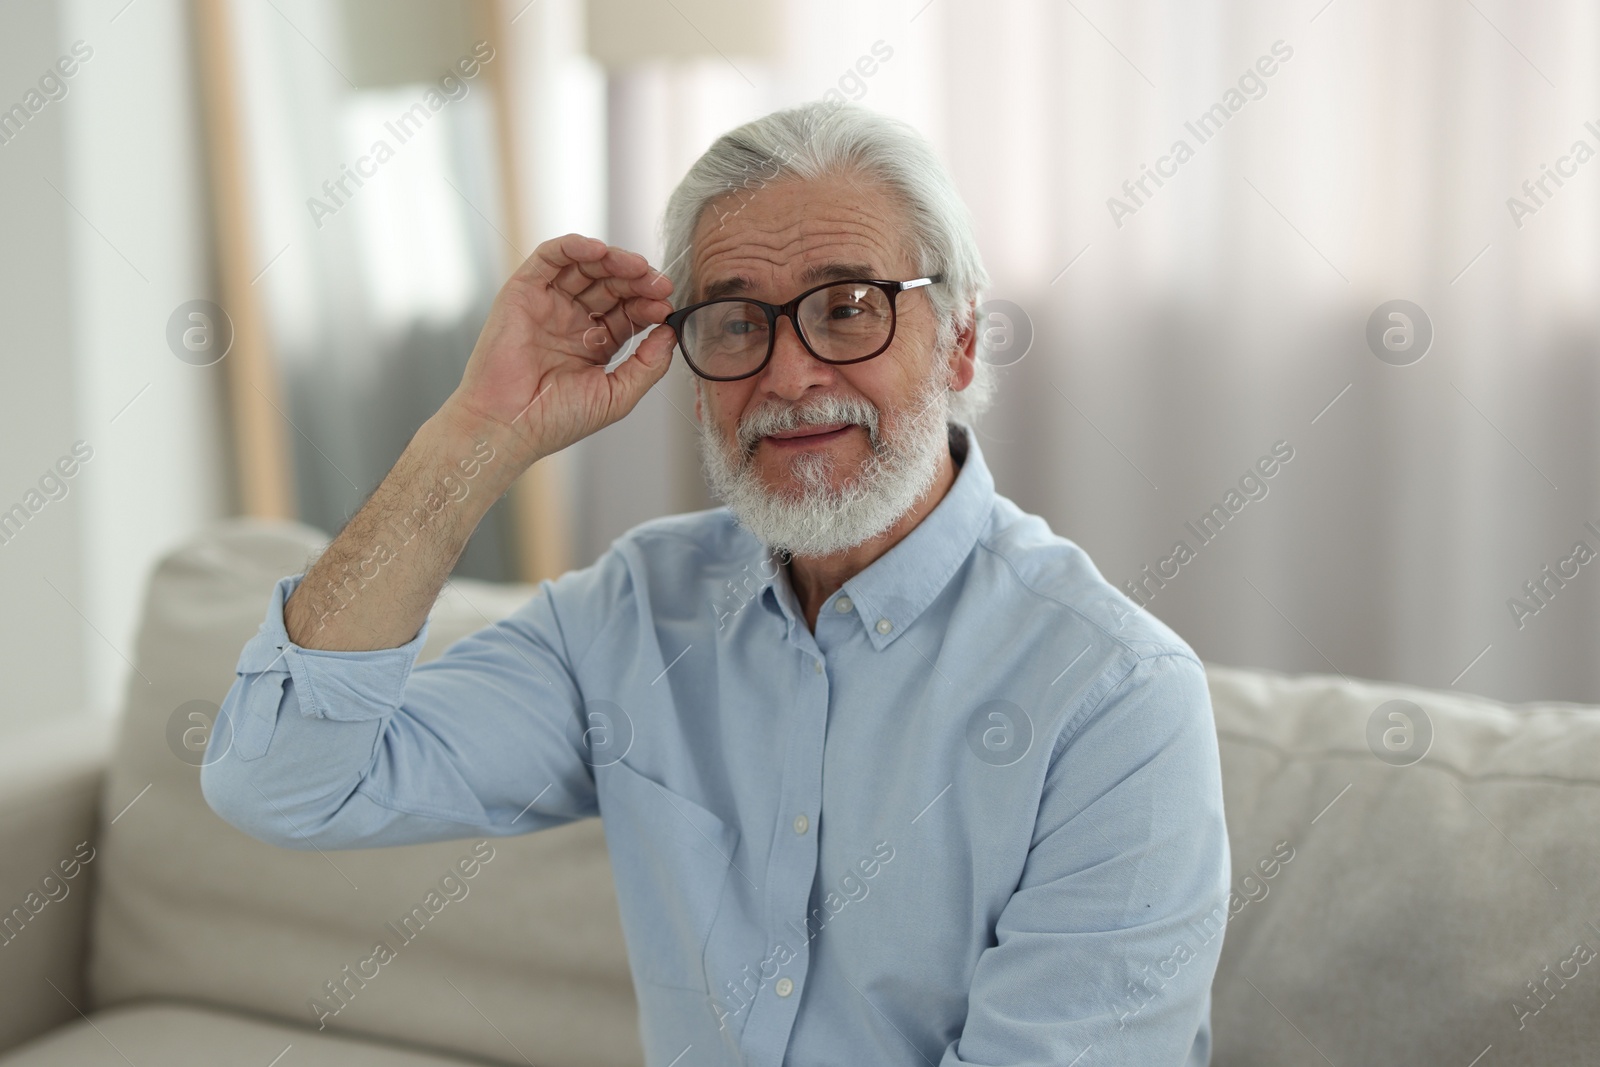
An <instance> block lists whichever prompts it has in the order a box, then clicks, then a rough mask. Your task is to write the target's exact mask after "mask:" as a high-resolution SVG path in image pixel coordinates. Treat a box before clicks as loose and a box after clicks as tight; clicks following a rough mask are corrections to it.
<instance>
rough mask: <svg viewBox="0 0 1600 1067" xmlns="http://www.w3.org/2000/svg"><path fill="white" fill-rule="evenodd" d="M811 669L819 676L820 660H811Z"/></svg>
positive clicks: (820, 670)
mask: <svg viewBox="0 0 1600 1067" xmlns="http://www.w3.org/2000/svg"><path fill="white" fill-rule="evenodd" d="M811 669H812V670H814V671H816V672H817V673H818V674H821V673H822V661H821V660H820V659H814V660H812V661H811Z"/></svg>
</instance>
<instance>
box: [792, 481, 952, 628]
mask: <svg viewBox="0 0 1600 1067" xmlns="http://www.w3.org/2000/svg"><path fill="white" fill-rule="evenodd" d="M955 480H956V465H955V461H954V460H952V459H951V457H950V450H949V449H944V450H943V451H942V452H941V453H940V455H939V471H938V473H937V474H936V475H934V479H933V484H932V485H931V486H929V487H928V491H927V492H926V493H923V494H922V496H921V497H920V498H918V500H917V502H916V503H915V504H913V505H911V507H910V508H908V509H907V510H906V512H905V514H903V515H901V516H900V517H899V518H898V519H896V520H895V521H894V523H893V525H891V526H890V527H889V528H888V529H887V530H885V531H883V533H881V534H879V535H878V536H876V537H873V538H871V539H869V540H866V541H863V542H862V543H861V544H859V545H856V546H855V547H854V548H847V549H845V550H844V551H842V552H836V553H834V554H833V555H830V556H794V557H792V558H791V559H790V560H789V565H788V566H789V584H790V585H791V586H792V587H793V588H794V592H795V596H796V597H797V598H798V599H799V601H800V607H801V609H802V610H803V611H804V613H805V619H806V626H807V628H808V629H810V630H811V631H812V632H813V633H815V632H816V629H817V614H818V613H819V612H820V611H821V610H822V605H823V603H824V602H826V601H827V599H828V598H829V597H830V596H832V595H833V594H834V593H836V592H837V591H838V590H839V588H840V587H841V586H843V585H844V583H845V582H848V581H849V580H850V579H851V578H854V577H855V576H856V575H858V574H860V573H861V572H862V571H864V570H866V569H867V568H868V567H869V566H871V565H872V563H873V561H874V560H876V559H877V558H878V557H879V556H882V555H883V554H884V553H885V552H887V551H889V550H890V549H891V548H893V547H894V546H895V545H897V544H899V543H900V541H901V539H902V538H904V537H905V536H906V535H907V534H908V533H910V532H911V531H912V530H914V529H916V528H917V525H918V524H919V523H921V522H922V520H923V519H925V518H927V516H928V514H929V513H930V512H932V511H933V509H934V508H936V507H938V506H939V501H941V500H943V499H944V495H945V494H946V493H948V492H949V491H950V487H951V486H952V485H954V484H955Z"/></svg>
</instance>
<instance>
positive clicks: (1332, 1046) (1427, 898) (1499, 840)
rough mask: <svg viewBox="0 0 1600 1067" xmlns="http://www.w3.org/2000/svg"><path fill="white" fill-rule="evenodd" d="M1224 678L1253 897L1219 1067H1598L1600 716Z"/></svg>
mask: <svg viewBox="0 0 1600 1067" xmlns="http://www.w3.org/2000/svg"><path fill="white" fill-rule="evenodd" d="M1207 674H1208V676H1209V679H1210V687H1211V696H1212V702H1213V705H1214V706H1215V709H1216V716H1217V728H1218V739H1219V743H1220V749H1221V755H1222V771H1223V791H1224V803H1225V804H1226V808H1227V817H1228V840H1229V847H1230V848H1231V849H1232V852H1233V870H1234V883H1233V884H1234V890H1235V894H1236V896H1235V898H1234V900H1233V902H1232V904H1231V906H1230V910H1231V911H1232V912H1233V914H1232V916H1231V918H1230V920H1229V922H1228V924H1227V928H1226V934H1225V938H1224V941H1223V951H1222V959H1221V962H1220V963H1219V965H1218V969H1217V978H1216V981H1215V983H1214V984H1213V987H1212V990H1213V1004H1212V1020H1213V1027H1214V1038H1215V1058H1214V1059H1213V1063H1214V1064H1216V1065H1217V1067H1267V1065H1274V1067H1276V1065H1281V1064H1289V1063H1294V1064H1308V1065H1310V1064H1317V1065H1321V1067H1326V1064H1328V1063H1329V1062H1332V1063H1336V1064H1341V1065H1343V1064H1371V1063H1403V1064H1423V1063H1429V1064H1439V1063H1452V1064H1458V1065H1460V1067H1468V1065H1469V1064H1473V1063H1477V1064H1478V1067H1491V1065H1493V1064H1505V1063H1537V1064H1542V1065H1547V1067H1548V1065H1553V1064H1589V1063H1594V1062H1595V1061H1596V1057H1597V1055H1600V1054H1597V1053H1596V1051H1595V1049H1596V1048H1600V956H1597V955H1596V953H1597V952H1600V925H1597V924H1600V844H1597V842H1600V708H1592V707H1584V706H1579V705H1573V704H1555V703H1545V704H1527V705H1518V706H1507V705H1504V704H1499V703H1496V702H1494V701H1491V700H1487V699H1482V698H1477V697H1470V696H1466V695H1462V694H1457V693H1450V692H1439V691H1433V690H1424V689H1413V688H1407V687H1403V686H1396V685H1378V684H1372V683H1366V682H1357V681H1349V680H1345V679H1341V678H1335V677H1320V676H1284V675H1278V674H1273V673H1270V672H1266V671H1244V670H1230V669H1227V668H1223V667H1217V666H1208V667H1207ZM1397 702H1399V703H1397ZM1419 709H1420V710H1419ZM1395 716H1398V717H1395ZM1430 734H1431V742H1430V740H1429V735H1430ZM1378 753H1382V754H1383V755H1382V756H1380V755H1379V754H1378ZM1418 756H1420V757H1421V758H1420V759H1418V758H1417V757H1418ZM1280 842H1281V843H1282V844H1281V845H1280ZM1283 857H1291V858H1288V859H1287V861H1285V859H1284V858H1283ZM1491 1046H1492V1051H1490V1052H1488V1055H1486V1056H1483V1058H1482V1059H1481V1060H1479V1059H1478V1057H1479V1056H1481V1055H1483V1054H1484V1052H1485V1050H1487V1049H1490V1047H1491ZM1324 1057H1325V1058H1324Z"/></svg>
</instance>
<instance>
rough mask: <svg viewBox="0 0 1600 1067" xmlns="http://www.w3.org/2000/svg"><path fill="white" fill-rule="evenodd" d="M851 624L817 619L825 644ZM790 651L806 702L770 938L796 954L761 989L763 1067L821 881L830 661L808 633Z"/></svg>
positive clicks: (787, 1007) (793, 739)
mask: <svg viewBox="0 0 1600 1067" xmlns="http://www.w3.org/2000/svg"><path fill="white" fill-rule="evenodd" d="M838 595H841V596H842V595H843V594H838ZM833 609H834V602H833V601H831V600H830V601H829V603H828V604H827V605H825V606H824V609H823V610H824V612H825V613H829V614H832V613H833ZM853 621H854V616H852V617H851V618H850V619H849V620H846V619H843V618H838V619H828V620H826V622H824V620H823V619H819V620H818V627H817V628H818V631H819V634H821V635H822V636H823V641H824V644H828V643H831V642H829V641H828V633H827V631H826V630H825V629H824V627H825V626H827V627H828V628H829V629H832V628H833V627H837V628H838V629H837V630H835V631H834V632H833V634H832V637H833V639H834V641H837V640H838V639H839V637H840V634H841V633H842V631H843V629H844V628H845V626H846V624H847V623H848V622H853ZM788 644H789V646H790V648H791V649H792V654H793V662H794V675H793V677H795V679H796V691H797V692H799V693H800V694H801V696H800V698H799V699H798V700H797V701H796V702H795V708H796V711H797V713H798V714H797V715H796V718H795V724H794V728H793V730H792V731H791V733H790V736H789V743H788V744H787V745H786V746H785V750H786V756H785V759H784V763H783V779H782V785H781V787H780V808H779V812H778V820H779V826H778V830H779V832H778V833H777V834H775V835H774V839H775V844H774V846H773V850H772V856H771V859H770V861H769V863H768V882H767V885H768V886H769V890H768V893H767V901H766V909H765V910H766V916H767V927H766V931H765V932H766V936H767V939H768V942H769V944H768V945H767V948H768V950H770V949H771V948H773V947H775V946H776V945H777V944H778V943H779V942H782V943H784V944H787V945H788V946H789V947H790V948H791V949H792V950H793V951H794V958H793V959H791V960H790V961H789V962H788V963H787V964H784V965H783V966H781V967H779V968H778V970H777V973H776V975H775V976H774V978H773V980H772V981H768V982H765V983H764V984H763V985H762V988H761V991H760V993H759V994H758V995H757V996H756V998H755V1003H754V1004H753V1005H752V1006H751V1013H750V1022H749V1024H748V1025H747V1026H746V1028H745V1031H744V1039H743V1041H742V1046H743V1050H744V1053H745V1056H746V1057H747V1059H748V1060H749V1062H750V1063H752V1064H760V1065H763V1067H779V1065H780V1064H781V1063H782V1062H783V1058H784V1055H785V1053H786V1052H787V1051H788V1046H789V1035H790V1033H791V1032H792V1031H793V1029H794V1021H795V1016H796V1014H797V1012H798V1011H799V1007H800V999H801V992H802V990H803V989H804V986H805V982H806V978H807V975H808V973H809V971H810V966H811V954H810V950H809V945H810V942H809V940H808V938H807V934H806V929H807V928H806V924H805V920H806V911H807V909H808V908H809V907H810V904H811V893H812V888H813V886H814V885H815V884H816V879H817V860H818V856H819V852H820V850H819V848H818V833H819V832H820V830H821V823H822V820H821V814H822V811H821V807H822V756H823V747H824V742H825V740H826V736H827V725H828V702H829V700H830V698H831V690H832V679H831V678H830V676H829V671H828V661H827V656H826V653H825V652H824V651H823V646H822V645H819V643H818V641H817V640H816V639H815V638H813V636H812V635H811V633H810V632H809V631H807V630H806V629H805V628H804V626H801V625H797V626H794V627H793V628H791V630H790V633H789V639H788Z"/></svg>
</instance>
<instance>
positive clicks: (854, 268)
mask: <svg viewBox="0 0 1600 1067" xmlns="http://www.w3.org/2000/svg"><path fill="white" fill-rule="evenodd" d="M877 276H878V271H877V270H876V269H875V268H873V267H871V266H869V265H867V264H865V263H815V264H812V265H811V266H809V267H807V268H806V269H805V270H803V271H801V272H800V283H801V284H802V285H805V286H808V287H809V286H813V285H820V284H822V283H823V282H834V281H846V280H849V279H852V278H876V277H877ZM754 288H755V283H754V282H752V281H751V280H750V279H749V278H747V277H745V276H744V275H742V274H735V275H733V276H732V277H728V278H719V279H717V280H716V281H714V282H711V283H710V284H709V285H707V286H706V287H705V289H704V290H703V291H702V293H701V295H700V299H701V300H716V299H718V298H719V297H724V296H736V295H738V294H740V293H748V292H749V291H750V290H751V289H754Z"/></svg>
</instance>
